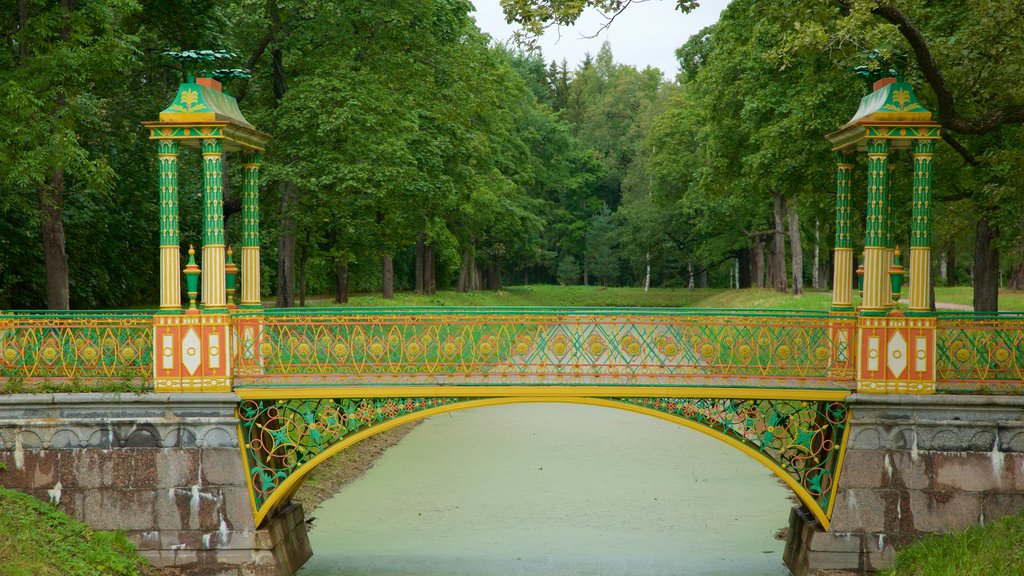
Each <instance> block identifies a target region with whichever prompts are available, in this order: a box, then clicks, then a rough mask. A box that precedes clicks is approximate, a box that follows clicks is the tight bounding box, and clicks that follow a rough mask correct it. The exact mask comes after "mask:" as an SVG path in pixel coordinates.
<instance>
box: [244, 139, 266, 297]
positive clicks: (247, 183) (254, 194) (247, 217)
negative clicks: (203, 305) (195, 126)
mask: <svg viewBox="0 0 1024 576" xmlns="http://www.w3.org/2000/svg"><path fill="white" fill-rule="evenodd" d="M242 170H243V171H244V174H245V177H244V180H243V183H242V302H241V305H240V307H241V308H259V307H260V306H261V303H260V199H259V193H260V192H259V189H260V153H259V152H252V153H247V154H243V155H242Z"/></svg>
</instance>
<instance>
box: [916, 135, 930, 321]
mask: <svg viewBox="0 0 1024 576" xmlns="http://www.w3.org/2000/svg"><path fill="white" fill-rule="evenodd" d="M934 151H935V141H934V140H915V141H914V192H913V193H914V197H913V215H912V218H911V233H910V312H911V313H917V314H921V313H929V312H931V305H930V304H931V302H930V301H929V300H930V298H929V296H930V293H931V279H932V266H931V264H932V262H931V260H932V257H931V252H932V248H931V222H929V221H928V220H929V217H930V214H931V184H932V153H933V152H934Z"/></svg>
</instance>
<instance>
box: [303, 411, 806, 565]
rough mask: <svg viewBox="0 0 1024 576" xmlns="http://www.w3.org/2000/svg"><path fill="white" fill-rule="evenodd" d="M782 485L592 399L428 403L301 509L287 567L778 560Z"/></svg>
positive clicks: (690, 434) (657, 423)
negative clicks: (307, 519)
mask: <svg viewBox="0 0 1024 576" xmlns="http://www.w3.org/2000/svg"><path fill="white" fill-rule="evenodd" d="M789 495H790V493H789V491H788V490H787V489H786V488H784V487H783V486H781V485H780V484H779V483H778V482H777V481H776V478H775V476H774V475H772V474H771V473H770V472H769V471H768V470H766V469H765V468H763V467H762V466H761V465H760V464H758V463H756V462H754V461H753V460H752V459H750V458H749V457H747V456H745V455H743V454H741V453H740V452H738V451H736V450H735V449H733V448H731V447H729V446H727V445H725V444H723V443H721V442H720V441H717V440H714V439H712V438H709V437H707V436H705V435H703V434H700V433H698V432H694V431H692V430H689V429H686V428H683V427H681V426H678V425H676V424H672V423H669V422H665V421H662V420H658V419H655V418H650V417H646V416H642V415H638V414H633V413H629V412H624V411H618V410H613V409H608V408H600V407H594V406H579V405H569V404H524V405H510V406H499V407H487V408H478V409H474V410H469V411H465V412H455V413H451V414H446V415H442V416H435V417H433V418H431V419H430V420H428V421H426V422H424V423H423V424H422V425H421V426H419V427H418V428H416V429H415V430H413V431H412V432H411V433H409V435H408V436H407V437H406V438H405V439H404V440H402V441H401V443H399V444H398V445H396V446H394V447H393V448H391V449H389V450H388V451H387V452H386V453H384V455H383V456H382V457H381V459H380V460H379V462H378V463H377V465H376V466H375V467H374V468H373V469H371V470H369V471H368V472H367V473H366V474H365V475H364V476H363V477H361V478H359V479H358V480H356V481H354V482H353V483H351V484H350V485H348V486H347V487H345V488H344V489H343V490H342V491H341V492H340V493H338V494H337V495H336V496H335V497H333V498H331V499H329V500H327V501H326V502H324V504H323V505H322V506H321V507H320V508H318V509H317V510H316V511H315V512H313V513H312V515H313V516H315V517H316V521H315V523H314V526H313V528H312V530H311V532H310V539H311V541H312V544H313V550H314V556H313V558H312V559H311V560H310V561H309V562H308V563H307V565H306V566H305V567H304V568H303V570H302V571H301V572H300V574H301V575H303V576H327V575H331V576H342V575H356V574H359V575H364V576H374V575H384V574H388V575H397V574H409V575H413V574H415V575H417V576H428V575H434V574H436V575H441V574H465V575H470V574H472V575H484V574H494V575H502V576H507V575H515V574H523V575H526V574H530V575H538V574H552V575H554V574H560V575H561V574H576V575H594V576H599V575H612V574H614V575H623V574H647V575H660V574H664V575H669V574H671V575H682V574H685V575H693V576H698V575H702V576H737V575H740V574H742V575H750V574H761V575H765V576H784V575H786V574H788V571H787V570H786V568H785V567H784V566H783V564H782V548H783V542H782V541H780V540H777V539H776V538H775V535H776V534H777V533H778V531H779V529H781V528H783V527H784V526H785V525H786V523H787V520H788V514H789V508H790V507H791V506H792V503H791V502H790V500H789Z"/></svg>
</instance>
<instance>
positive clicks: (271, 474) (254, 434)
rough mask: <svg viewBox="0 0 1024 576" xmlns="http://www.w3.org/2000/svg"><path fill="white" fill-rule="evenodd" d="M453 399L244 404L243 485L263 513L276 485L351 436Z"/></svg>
mask: <svg viewBox="0 0 1024 576" xmlns="http://www.w3.org/2000/svg"><path fill="white" fill-rule="evenodd" d="M462 400H464V399H459V398H362V399H350V398H344V399H330V398H312V399H302V400H245V401H243V402H242V404H241V405H240V406H239V408H238V418H239V421H240V426H241V430H242V442H243V443H244V444H243V445H244V452H245V456H246V466H247V467H248V476H249V482H250V485H251V487H252V491H253V498H254V499H255V503H256V509H257V510H258V511H261V510H263V508H264V505H265V504H266V503H267V500H268V499H269V497H270V495H271V494H273V492H274V491H275V490H277V488H278V487H279V486H281V483H282V482H284V481H285V480H287V479H288V478H289V477H290V476H292V475H293V474H294V473H295V472H296V471H297V470H298V469H300V468H302V466H304V465H306V464H308V463H309V462H310V461H311V460H312V459H313V458H315V457H317V456H318V455H320V454H323V453H324V452H325V451H326V450H327V449H329V448H330V447H331V446H333V445H335V444H337V443H338V442H341V441H342V440H344V439H345V438H346V437H349V436H351V435H352V434H354V433H356V432H359V431H362V430H365V429H368V428H372V427H374V426H379V425H380V424H383V423H384V422H387V421H389V420H393V419H395V418H398V417H399V416H405V415H407V414H413V413H415V412H421V411H424V410H428V409H430V408H437V407H439V406H448V405H451V404H455V403H457V402H460V401H462Z"/></svg>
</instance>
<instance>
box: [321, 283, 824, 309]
mask: <svg viewBox="0 0 1024 576" xmlns="http://www.w3.org/2000/svg"><path fill="white" fill-rule="evenodd" d="M831 301H832V295H831V293H829V292H807V293H805V294H804V295H803V296H793V295H791V294H781V293H778V292H773V291H771V290H765V289H750V290H725V289H721V288H702V289H695V290H689V289H687V288H651V289H650V290H648V291H647V292H644V291H643V290H641V289H639V288H621V287H620V288H605V287H601V286H550V285H541V284H538V285H533V286H510V287H507V288H505V289H504V290H496V291H490V290H484V291H479V292H465V293H459V292H455V291H451V290H442V291H439V292H438V293H437V294H435V295H433V296H422V295H418V294H413V293H411V292H400V293H396V294H395V298H394V299H393V300H385V299H384V298H382V297H381V295H380V294H379V293H378V294H356V295H353V296H352V297H351V298H350V299H349V306H567V307H576V306H597V307H633V306H641V307H666V308H760V309H789V310H828V307H829V305H830V304H831ZM306 304H307V305H308V306H335V304H334V302H333V300H331V299H330V298H315V299H311V300H307V302H306Z"/></svg>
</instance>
